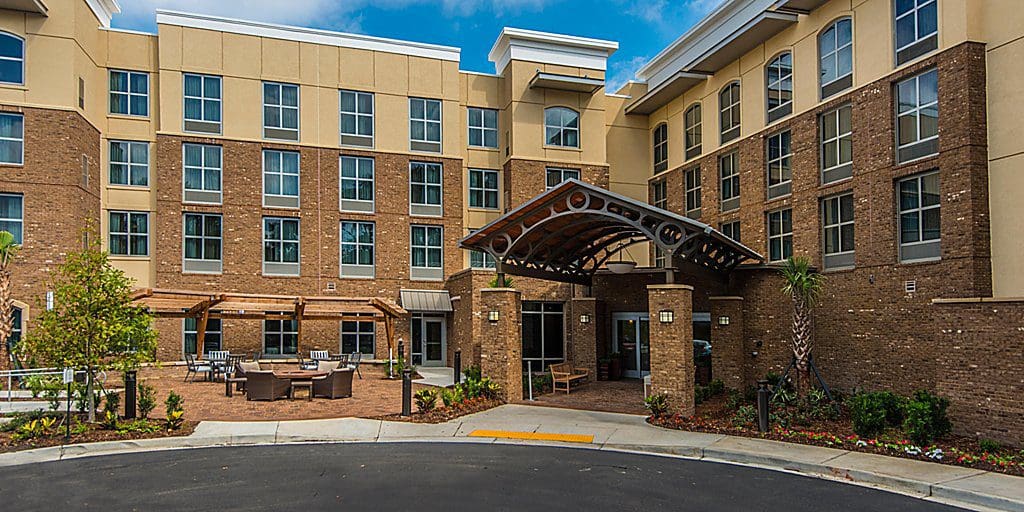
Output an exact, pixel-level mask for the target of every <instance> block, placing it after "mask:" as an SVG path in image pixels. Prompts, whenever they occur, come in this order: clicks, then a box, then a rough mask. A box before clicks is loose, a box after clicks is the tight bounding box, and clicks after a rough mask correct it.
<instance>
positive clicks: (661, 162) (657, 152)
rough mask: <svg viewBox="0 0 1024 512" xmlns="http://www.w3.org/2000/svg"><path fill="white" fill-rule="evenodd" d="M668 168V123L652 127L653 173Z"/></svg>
mask: <svg viewBox="0 0 1024 512" xmlns="http://www.w3.org/2000/svg"><path fill="white" fill-rule="evenodd" d="M665 169H668V124H667V123H661V124H659V125H658V126H657V127H656V128H654V173H655V174H657V173H659V172H661V171H664V170H665Z"/></svg>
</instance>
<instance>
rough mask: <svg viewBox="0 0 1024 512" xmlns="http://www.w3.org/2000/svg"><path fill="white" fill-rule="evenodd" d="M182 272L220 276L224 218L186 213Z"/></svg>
mask: <svg viewBox="0 0 1024 512" xmlns="http://www.w3.org/2000/svg"><path fill="white" fill-rule="evenodd" d="M184 233H185V236H184V240H185V244H184V249H185V255H184V263H183V264H182V272H195V273H200V274H219V273H220V272H221V271H222V266H221V265H222V264H221V248H222V245H221V244H222V242H223V230H222V217H221V216H220V215H218V214H210V213H186V214H185V228H184Z"/></svg>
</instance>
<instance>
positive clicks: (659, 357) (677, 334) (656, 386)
mask: <svg viewBox="0 0 1024 512" xmlns="http://www.w3.org/2000/svg"><path fill="white" fill-rule="evenodd" d="M647 303H648V311H649V312H650V315H651V332H650V343H651V388H652V392H654V393H663V394H665V395H668V402H669V411H670V412H672V413H678V414H681V415H683V416H693V413H694V400H693V374H694V366H693V287H692V286H689V285H685V284H654V285H649V286H647Z"/></svg>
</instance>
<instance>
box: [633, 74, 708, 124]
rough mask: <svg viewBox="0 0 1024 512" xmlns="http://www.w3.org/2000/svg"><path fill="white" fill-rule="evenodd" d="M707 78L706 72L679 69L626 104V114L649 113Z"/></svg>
mask: <svg viewBox="0 0 1024 512" xmlns="http://www.w3.org/2000/svg"><path fill="white" fill-rule="evenodd" d="M707 79H708V75H707V74H706V73H688V72H686V71H680V72H678V73H676V74H674V75H672V77H671V78H669V79H668V80H666V81H664V82H662V83H661V85H659V86H657V87H655V88H654V89H652V90H650V91H647V94H644V95H643V96H641V97H639V98H637V99H636V100H635V101H633V102H632V103H630V104H629V105H627V106H626V114H645V115H646V114H651V113H653V112H654V111H655V110H658V109H659V108H661V107H664V106H665V105H668V103H669V102H670V101H672V100H674V99H676V98H678V97H680V96H682V95H683V93H684V92H686V91H687V90H689V89H690V88H691V87H693V86H695V85H697V84H699V83H701V82H703V81H705V80H707Z"/></svg>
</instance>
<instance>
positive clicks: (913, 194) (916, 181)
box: [899, 171, 942, 262]
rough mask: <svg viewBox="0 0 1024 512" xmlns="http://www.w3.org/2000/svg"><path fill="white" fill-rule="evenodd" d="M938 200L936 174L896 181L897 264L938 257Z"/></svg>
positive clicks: (939, 222) (939, 232)
mask: <svg viewBox="0 0 1024 512" xmlns="http://www.w3.org/2000/svg"><path fill="white" fill-rule="evenodd" d="M940 197H941V196H940V190H939V172H938V171H934V172H929V173H926V174H922V175H919V176H914V177H912V178H907V179H905V180H901V181H900V182H899V211H900V219H899V223H900V261H904V262H907V261H920V260H933V259H938V258H939V257H941V256H942V253H941V247H940V245H939V243H940V240H941V235H942V229H941V228H942V219H941V217H940V203H941V201H940Z"/></svg>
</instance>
